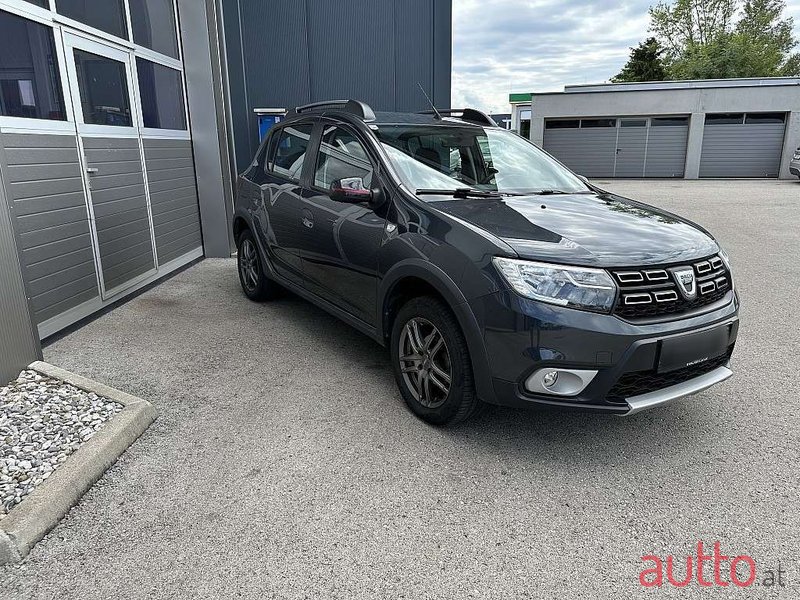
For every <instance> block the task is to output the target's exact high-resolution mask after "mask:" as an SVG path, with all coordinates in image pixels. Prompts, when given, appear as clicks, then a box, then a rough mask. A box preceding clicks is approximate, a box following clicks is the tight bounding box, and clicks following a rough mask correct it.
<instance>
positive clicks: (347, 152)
mask: <svg viewBox="0 0 800 600" xmlns="http://www.w3.org/2000/svg"><path fill="white" fill-rule="evenodd" d="M352 177H360V178H361V180H362V181H363V183H364V187H365V188H367V189H369V188H370V187H371V186H372V164H371V163H370V161H369V157H368V156H367V152H366V151H365V150H364V146H362V145H361V142H359V141H358V140H357V139H356V138H355V136H354V135H353V134H352V133H350V132H349V131H347V130H345V129H341V128H339V127H336V126H335V125H331V126H326V127H325V130H324V131H323V132H322V141H321V142H320V147H319V156H318V157H317V166H316V169H315V170H314V186H315V187H318V188H320V189H323V190H330V189H331V184H332V183H333V182H334V181H336V180H338V179H349V178H352Z"/></svg>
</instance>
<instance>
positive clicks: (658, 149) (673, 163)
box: [644, 126, 689, 177]
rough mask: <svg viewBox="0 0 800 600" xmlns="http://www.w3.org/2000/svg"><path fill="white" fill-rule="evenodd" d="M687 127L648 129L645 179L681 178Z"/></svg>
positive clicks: (683, 166)
mask: <svg viewBox="0 0 800 600" xmlns="http://www.w3.org/2000/svg"><path fill="white" fill-rule="evenodd" d="M688 141H689V127H688V126H687V127H650V138H649V139H648V141H647V163H646V164H645V169H644V176H645V177H683V173H684V169H685V167H686V146H687V143H688Z"/></svg>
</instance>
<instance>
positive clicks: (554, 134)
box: [544, 116, 689, 178]
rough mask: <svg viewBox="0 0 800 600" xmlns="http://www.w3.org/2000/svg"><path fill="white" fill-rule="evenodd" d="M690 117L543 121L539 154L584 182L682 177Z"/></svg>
mask: <svg viewBox="0 0 800 600" xmlns="http://www.w3.org/2000/svg"><path fill="white" fill-rule="evenodd" d="M688 137H689V118H688V117H684V116H678V117H652V118H650V117H631V118H628V117H626V118H617V117H607V118H602V119H550V120H547V121H545V133H544V149H545V150H547V151H548V152H550V153H551V154H552V155H553V156H555V157H556V158H558V159H559V160H561V161H562V162H563V163H564V164H566V165H567V166H569V167H570V168H571V169H573V170H574V171H576V172H578V173H580V174H582V175H585V176H587V177H637V178H638V177H683V174H684V166H685V163H686V143H687V140H688Z"/></svg>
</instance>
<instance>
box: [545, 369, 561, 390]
mask: <svg viewBox="0 0 800 600" xmlns="http://www.w3.org/2000/svg"><path fill="white" fill-rule="evenodd" d="M557 381H558V371H548V372H547V373H545V374H544V375H543V376H542V385H543V386H544V387H546V388H551V387H553V386H554V385H555V384H556V382H557Z"/></svg>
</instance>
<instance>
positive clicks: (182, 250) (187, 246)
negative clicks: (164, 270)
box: [158, 229, 203, 263]
mask: <svg viewBox="0 0 800 600" xmlns="http://www.w3.org/2000/svg"><path fill="white" fill-rule="evenodd" d="M202 244H203V240H202V237H201V236H200V230H199V229H198V230H195V231H192V232H191V233H187V234H185V235H183V236H180V237H176V238H174V239H172V241H169V242H164V243H162V244H161V245H160V246H159V247H158V258H159V260H160V261H161V262H162V263H167V262H169V261H171V260H175V259H176V258H180V257H181V256H183V255H184V254H187V253H189V252H191V251H192V250H196V249H197V248H199V247H200V246H201V245H202Z"/></svg>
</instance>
